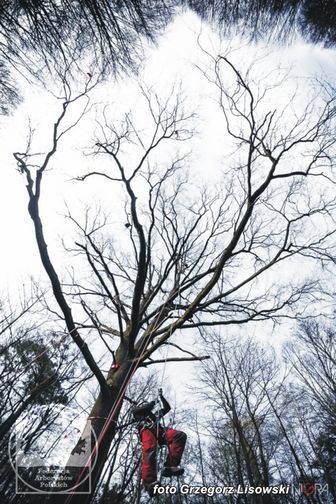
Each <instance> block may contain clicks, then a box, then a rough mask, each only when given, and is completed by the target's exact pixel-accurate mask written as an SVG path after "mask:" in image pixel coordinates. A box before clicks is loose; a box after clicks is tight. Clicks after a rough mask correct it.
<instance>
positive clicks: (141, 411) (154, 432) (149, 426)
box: [131, 389, 187, 495]
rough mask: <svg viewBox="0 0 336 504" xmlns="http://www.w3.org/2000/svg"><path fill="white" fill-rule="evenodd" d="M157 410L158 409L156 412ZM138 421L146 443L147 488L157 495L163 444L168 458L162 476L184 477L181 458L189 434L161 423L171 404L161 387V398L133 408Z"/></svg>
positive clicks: (144, 468) (143, 470)
mask: <svg viewBox="0 0 336 504" xmlns="http://www.w3.org/2000/svg"><path fill="white" fill-rule="evenodd" d="M157 402H161V405H162V408H161V409H159V411H157V412H155V409H154V408H155V405H156V404H157ZM153 410H154V411H153ZM131 411H132V414H133V417H134V420H135V421H136V422H137V424H138V429H139V434H140V440H141V444H142V464H141V477H142V481H143V484H144V487H145V489H146V490H147V492H148V493H149V494H150V495H153V489H154V487H155V485H157V484H159V482H158V481H157V467H156V453H157V449H158V445H159V446H163V445H165V446H167V447H168V455H167V459H166V461H165V463H164V469H163V471H162V476H166V477H172V476H181V475H182V474H183V473H184V469H182V468H181V467H179V463H180V461H181V457H182V454H183V451H184V447H185V444H186V440H187V435H186V434H185V433H184V432H182V431H177V430H175V429H169V428H164V427H163V426H162V425H161V424H160V420H161V418H163V417H164V416H165V415H166V414H167V413H168V412H169V411H170V405H169V403H168V401H167V400H166V399H165V398H164V397H163V395H162V389H159V401H151V402H146V403H144V404H142V405H140V406H136V407H135V408H132V410H131Z"/></svg>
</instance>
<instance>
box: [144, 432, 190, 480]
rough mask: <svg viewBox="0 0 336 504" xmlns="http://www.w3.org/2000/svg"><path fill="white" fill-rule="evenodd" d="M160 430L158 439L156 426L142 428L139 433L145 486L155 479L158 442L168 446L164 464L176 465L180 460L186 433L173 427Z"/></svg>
mask: <svg viewBox="0 0 336 504" xmlns="http://www.w3.org/2000/svg"><path fill="white" fill-rule="evenodd" d="M162 431H163V430H162ZM162 431H161V432H160V434H159V439H157V429H156V428H152V429H143V430H142V431H141V434H140V438H141V443H142V466H141V476H142V481H143V483H144V485H145V486H146V485H148V484H150V483H153V482H154V481H155V480H156V479H157V468H156V452H157V446H158V444H160V445H166V446H168V456H167V459H166V462H165V466H169V467H176V466H178V465H179V463H180V462H181V457H182V454H183V451H184V447H185V444H186V441H187V435H186V434H185V433H184V432H182V431H177V430H174V429H167V430H166V431H165V432H164V433H162Z"/></svg>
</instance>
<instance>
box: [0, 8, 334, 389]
mask: <svg viewBox="0 0 336 504" xmlns="http://www.w3.org/2000/svg"><path fill="white" fill-rule="evenodd" d="M200 34H201V38H200V40H201V43H202V45H204V46H205V47H207V48H208V49H209V48H210V47H211V45H213V47H214V48H215V49H216V47H218V45H219V40H218V37H217V35H215V34H213V33H211V29H210V28H209V27H208V26H206V25H204V24H203V25H202V24H201V22H200V21H199V19H198V18H197V17H196V16H195V15H194V14H191V13H185V14H183V15H180V16H179V17H178V18H177V19H176V20H175V21H174V23H172V24H171V25H170V26H169V27H168V29H167V30H166V32H165V34H164V35H163V36H162V37H161V38H160V40H159V41H158V44H157V47H152V48H149V49H148V51H147V52H148V54H147V55H146V57H144V62H143V69H142V70H141V74H142V76H143V81H144V82H145V83H146V84H148V85H153V86H154V87H155V89H156V90H157V92H158V94H161V93H162V94H164V93H165V92H167V90H168V89H170V87H171V85H172V83H173V82H174V81H176V80H179V81H181V83H182V88H183V90H184V93H185V95H186V98H187V103H188V104H189V106H190V109H193V108H196V110H197V114H198V120H197V127H196V129H197V131H198V134H197V135H196V137H195V141H194V144H193V154H192V160H193V164H192V166H191V167H190V168H191V174H192V178H193V180H194V181H195V182H199V183H201V181H204V180H209V178H210V179H212V180H217V179H219V178H220V170H219V168H218V167H220V166H221V165H222V162H223V141H225V138H224V137H223V133H222V130H221V127H219V126H220V121H221V118H220V116H219V113H218V110H217V108H216V106H215V104H214V101H213V96H211V94H210V92H209V87H208V86H207V84H206V83H205V82H204V79H203V78H202V76H201V74H200V72H199V70H198V69H197V68H196V66H195V65H196V64H197V65H201V66H202V65H203V64H204V54H203V53H202V52H201V51H200V49H199V48H198V46H197V37H198V36H199V35H200ZM221 45H222V47H224V48H225V47H227V46H228V45H229V43H228V41H226V40H222V42H221ZM230 46H233V47H234V48H236V50H235V53H234V58H236V59H235V60H237V61H240V62H245V61H246V63H247V64H248V63H249V62H250V61H251V60H252V59H253V57H254V55H255V53H256V51H257V52H258V51H260V50H261V49H263V50H264V49H265V48H263V47H262V44H260V45H259V46H255V45H251V44H247V43H246V42H242V41H240V40H238V39H235V40H233V41H231V42H230ZM266 49H267V52H268V56H267V59H266V66H268V65H276V63H277V62H279V61H281V62H282V63H283V64H284V65H285V66H286V67H287V66H288V67H290V66H292V74H293V75H298V76H303V75H305V76H307V77H309V76H310V75H313V74H317V75H319V76H322V75H326V76H327V78H328V79H333V78H334V77H335V76H336V58H335V51H334V50H331V49H323V48H322V47H320V46H313V45H309V44H306V43H304V42H303V41H302V40H297V42H296V43H295V44H294V45H292V46H291V47H285V48H278V47H275V46H274V47H270V45H269V44H268V45H267V48H266ZM265 68H266V67H265ZM136 86H137V84H136V78H135V77H134V76H128V77H125V78H123V79H121V78H119V80H118V82H113V81H112V80H111V81H109V82H107V83H105V84H104V85H101V86H100V87H99V89H97V90H95V92H94V93H93V96H92V103H95V102H103V103H108V104H109V105H110V107H111V110H113V114H114V117H118V116H119V117H121V115H122V113H123V112H126V111H128V110H129V109H132V108H135V116H136V118H137V120H138V121H139V123H140V124H141V123H142V124H145V123H146V118H145V116H144V115H143V109H141V105H139V96H138V92H137V90H136ZM300 86H302V84H300ZM22 87H23V90H24V96H25V99H24V102H23V104H22V105H21V106H20V107H19V108H18V109H17V110H16V112H15V114H14V115H13V116H12V117H9V118H3V119H2V122H1V125H0V127H1V144H2V145H1V149H0V153H1V154H0V161H1V166H2V172H3V175H2V177H3V178H2V184H1V187H0V213H1V215H2V219H1V223H2V229H1V233H2V245H1V249H0V250H1V257H0V259H1V260H0V277H1V279H2V290H3V291H8V290H9V291H10V293H11V295H12V296H15V293H16V291H17V290H19V289H20V288H21V286H22V284H23V283H26V284H29V279H28V278H29V276H30V275H33V276H34V277H35V278H36V279H38V280H39V279H40V280H42V281H45V280H46V276H45V273H44V272H43V270H42V268H41V265H40V261H39V257H38V254H37V247H36V244H35V241H34V235H33V226H32V223H31V220H30V217H29V216H28V213H27V210H26V208H27V194H26V190H25V187H24V179H23V177H22V176H21V175H20V174H19V173H18V171H17V170H16V168H15V161H14V159H13V156H12V153H13V152H14V151H22V150H23V149H24V146H25V138H26V136H27V125H28V118H30V120H31V124H32V125H33V127H34V128H35V129H36V136H35V138H36V150H39V149H43V148H45V147H46V146H47V145H48V144H49V142H50V138H51V129H52V124H53V121H54V119H55V117H56V116H57V113H58V110H59V103H57V101H56V100H55V98H54V97H52V96H51V95H50V94H48V93H47V92H46V91H45V90H43V89H41V88H40V87H38V86H36V87H33V86H32V85H27V84H24V83H22ZM299 92H300V93H302V96H303V97H304V94H305V89H303V88H300V90H299ZM283 99H284V100H285V99H286V96H285V95H284V97H283ZM279 100H280V102H281V100H282V97H281V96H280V97H279ZM100 107H101V105H100ZM98 109H99V108H98ZM95 110H96V109H94V110H92V112H91V113H90V114H89V115H88V116H87V117H85V118H84V119H83V121H82V122H81V123H80V125H79V126H78V128H76V130H75V131H73V132H71V133H70V134H69V135H68V136H67V138H65V139H64V142H62V143H61V144H60V149H59V152H58V154H57V156H56V157H55V159H54V160H53V162H52V171H50V172H49V173H47V174H46V177H45V178H46V182H45V187H44V190H43V196H42V202H41V204H42V218H43V221H44V225H45V231H46V236H47V242H48V244H49V251H50V254H51V256H52V258H54V261H55V263H56V268H57V270H58V271H59V272H60V273H61V276H62V271H64V270H63V268H64V265H65V264H67V261H68V259H66V257H65V255H64V253H63V250H62V245H61V238H62V237H63V236H64V233H66V239H67V240H71V234H69V231H68V228H67V226H66V223H65V220H64V217H63V214H64V213H65V207H64V201H68V202H69V201H70V200H71V208H72V209H73V210H74V211H75V212H77V214H78V215H80V214H81V208H82V204H83V203H87V204H89V205H95V204H97V203H98V201H99V200H102V201H103V203H105V204H107V205H111V206H112V208H116V205H117V195H116V193H113V194H111V188H110V187H109V186H108V185H107V184H106V183H105V182H104V181H97V182H96V183H95V184H92V182H91V183H90V184H85V185H84V184H79V183H76V184H75V183H73V182H71V181H70V178H72V177H73V176H74V175H77V174H79V173H85V171H86V170H87V167H89V166H91V163H92V162H93V161H92V159H91V158H90V157H85V156H83V154H82V147H87V146H90V145H92V143H93V142H92V139H93V137H94V133H95V129H96V124H95V120H94V118H95V113H96V112H95ZM73 114H75V111H74V112H73ZM123 222H124V221H123V218H122V220H121V223H120V228H119V229H118V230H116V232H117V233H119V234H120V233H122V232H123V231H124V225H123ZM266 327H267V326H265V324H264V325H263V330H264V331H265V329H266ZM270 329H271V327H270V326H269V328H268V337H269V330H270ZM247 331H248V333H249V334H252V333H258V331H259V329H258V327H257V325H256V324H254V325H251V326H249V328H248V329H247ZM182 366H183V370H182V368H181V367H175V366H174V367H170V365H168V367H167V374H168V375H169V376H170V379H171V380H172V382H173V385H175V389H177V388H178V385H180V383H181V378H182V376H183V375H184V376H186V375H187V374H188V375H191V373H192V369H194V366H192V365H188V364H183V365H182ZM175 374H176V376H175V378H174V375H175Z"/></svg>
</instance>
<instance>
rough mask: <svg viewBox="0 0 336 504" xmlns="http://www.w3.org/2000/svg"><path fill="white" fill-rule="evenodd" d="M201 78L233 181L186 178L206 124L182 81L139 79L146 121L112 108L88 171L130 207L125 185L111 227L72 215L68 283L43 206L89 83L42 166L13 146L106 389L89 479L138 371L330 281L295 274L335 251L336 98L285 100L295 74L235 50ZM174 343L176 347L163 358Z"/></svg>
mask: <svg viewBox="0 0 336 504" xmlns="http://www.w3.org/2000/svg"><path fill="white" fill-rule="evenodd" d="M203 73H204V77H205V78H206V80H205V82H208V83H210V84H211V86H212V87H213V89H214V92H216V93H217V96H218V105H219V111H220V114H221V120H222V123H220V124H219V125H218V128H221V131H222V138H223V145H224V152H223V165H224V168H222V170H223V183H222V185H221V187H220V188H216V190H215V189H214V188H213V187H212V188H211V187H208V188H201V187H199V184H197V183H196V181H195V178H196V177H192V178H191V177H189V178H188V176H187V158H186V154H185V152H186V150H187V149H188V145H189V142H191V141H192V129H193V124H194V121H195V118H194V116H193V114H190V113H188V112H186V110H185V108H186V105H185V103H184V100H183V98H182V96H181V94H180V93H175V91H174V90H173V91H172V93H171V94H169V96H168V97H167V98H166V99H163V98H159V96H157V95H156V94H155V92H154V91H152V90H146V89H144V88H141V90H142V91H141V93H142V100H144V102H145V103H146V107H147V111H148V115H147V116H146V125H145V126H143V125H142V126H141V125H139V126H137V124H136V119H135V118H134V117H133V116H132V114H131V113H126V115H125V117H124V120H123V121H122V122H121V123H119V124H116V123H115V122H114V121H113V120H111V119H110V118H109V117H108V109H104V112H103V113H102V120H101V121H100V123H99V128H98V131H100V132H99V133H97V138H96V140H95V145H94V148H93V154H94V156H95V160H96V163H98V164H96V166H97V168H94V169H92V170H90V171H88V172H86V173H83V174H82V175H80V176H79V177H78V181H80V183H84V184H88V183H89V182H90V181H92V180H93V179H95V178H100V179H103V180H104V181H105V183H106V184H109V185H110V187H111V189H110V190H111V197H113V195H115V201H116V202H117V201H118V199H117V194H118V186H119V187H121V188H122V191H123V194H124V200H123V201H122V203H120V207H119V211H118V212H117V216H116V217H115V218H114V224H113V226H112V227H111V226H110V223H109V221H107V220H105V219H104V217H103V216H102V215H101V216H93V217H92V216H91V214H90V212H89V211H87V212H86V215H85V218H84V219H83V220H80V219H77V218H75V217H74V215H73V213H71V212H69V218H70V219H71V220H72V222H73V223H74V224H75V226H76V228H77V231H79V234H80V237H79V238H77V239H74V243H73V244H72V245H70V246H69V245H68V246H67V248H68V250H69V252H72V253H75V254H76V255H77V256H79V259H78V260H79V263H78V264H79V265H80V266H78V268H76V269H75V271H74V272H73V273H72V274H71V275H70V277H68V279H67V280H64V281H63V280H61V277H60V275H59V273H58V272H57V268H56V265H55V263H54V261H53V258H52V252H51V251H50V250H49V249H48V247H47V243H46V238H45V233H44V227H43V225H47V223H46V222H44V223H43V216H42V214H41V210H40V201H41V198H42V197H43V181H44V179H45V177H47V169H48V167H49V165H50V163H51V161H52V159H53V158H54V155H55V153H56V152H57V151H58V150H59V147H60V140H61V138H62V137H63V136H64V135H65V134H66V133H68V132H69V130H70V129H71V128H72V126H75V125H76V124H77V122H78V120H77V119H76V120H75V121H74V122H73V125H72V126H70V127H69V121H68V122H65V117H66V116H67V114H68V111H69V109H71V106H72V104H73V103H74V102H78V101H79V100H81V99H85V98H86V97H87V96H88V94H89V92H90V89H89V88H90V86H91V84H90V80H89V83H88V84H87V85H86V87H85V89H84V91H83V92H82V93H80V94H74V93H72V92H71V88H70V86H69V85H67V83H66V84H65V85H64V97H63V103H62V110H61V113H60V115H59V116H58V118H57V119H56V121H55V123H54V126H53V130H52V135H51V147H50V149H49V151H48V152H47V153H46V154H45V156H44V157H43V159H42V160H41V161H40V162H37V159H38V158H36V156H34V157H32V156H33V154H34V152H33V149H32V146H31V145H30V146H29V148H28V149H27V150H26V151H24V152H16V153H15V154H14V156H15V159H16V161H17V164H18V168H19V170H20V172H21V173H22V174H23V176H24V177H25V180H26V187H27V193H28V198H29V205H28V211H29V215H30V217H31V219H32V222H33V225H34V229H35V236H36V242H37V245H38V249H39V253H40V257H41V261H42V264H43V266H44V269H45V272H46V273H47V275H48V277H49V280H50V283H51V286H52V291H53V295H54V299H55V301H56V303H57V304H58V310H60V316H61V317H62V318H63V320H64V323H65V325H66V328H67V331H68V332H69V337H71V338H72V339H73V341H74V342H75V343H76V344H77V346H78V348H79V349H80V351H81V353H82V356H83V359H84V361H85V363H86V365H87V366H88V368H89V369H90V370H91V372H92V373H93V375H94V376H95V378H96V380H97V384H98V385H99V389H98V391H97V396H96V399H95V402H94V404H93V405H92V411H91V413H90V415H89V420H90V422H88V425H87V427H86V429H85V430H84V432H83V433H82V435H81V439H80V446H83V444H84V445H85V444H87V445H89V442H90V441H91V442H92V443H93V445H94V449H93V450H92V451H91V450H90V451H89V453H90V452H91V454H90V455H88V453H85V454H84V455H83V456H82V463H83V465H84V466H85V467H84V470H82V471H80V472H78V471H77V472H76V471H75V474H74V478H75V480H76V481H78V480H80V478H81V477H82V476H83V475H84V474H86V473H87V471H88V470H89V468H90V469H91V470H92V473H91V476H92V480H93V487H95V486H96V485H97V483H98V481H99V478H100V476H101V471H102V468H103V466H104V462H105V460H106V458H107V456H108V453H109V448H110V445H111V442H112V439H113V437H114V435H115V432H116V424H117V419H118V413H119V411H120V408H121V405H122V402H123V398H124V394H125V391H126V388H127V385H128V383H129V382H130V380H131V379H132V376H133V375H134V373H135V372H136V371H137V369H139V367H143V366H150V365H153V364H155V363H160V362H162V361H183V360H198V359H203V358H204V357H206V356H199V355H196V353H197V352H195V353H193V352H190V351H188V352H189V353H186V349H185V348H184V343H183V341H184V338H185V337H186V336H187V334H189V333H195V332H196V331H197V330H198V329H200V328H206V327H209V326H211V327H214V326H222V325H232V324H236V325H237V324H238V325H241V324H245V323H248V322H250V321H255V322H257V321H265V320H275V319H277V318H278V317H283V316H298V317H300V316H304V315H305V309H306V305H307V304H309V303H312V302H313V301H314V300H315V299H316V298H319V297H320V296H321V286H320V285H319V283H318V281H317V280H316V278H313V277H312V276H311V275H310V277H309V278H308V279H306V278H303V279H301V280H302V281H299V280H298V281H293V279H292V277H291V276H290V275H289V277H288V278H287V277H286V274H285V265H286V264H290V263H291V262H292V264H294V265H295V260H296V258H298V257H302V260H303V261H306V264H309V265H310V264H311V261H316V260H317V261H318V260H320V261H324V262H325V261H329V260H330V259H331V245H332V238H333V234H334V231H335V230H334V226H333V216H332V213H333V211H334V208H335V203H334V201H333V198H332V197H331V196H330V191H329V192H328V188H329V185H330V184H331V174H330V169H331V166H332V164H333V159H334V145H335V139H334V136H333V135H332V134H331V132H332V130H333V124H334V120H335V103H334V97H333V96H331V94H330V92H329V90H328V89H327V88H325V87H322V86H321V88H320V90H321V93H320V94H319V95H318V94H316V93H315V95H314V94H311V95H310V96H309V97H308V99H307V102H306V103H305V104H304V106H303V107H302V100H301V99H300V100H298V98H299V97H298V96H296V97H295V96H294V97H293V96H291V97H290V98H289V99H288V100H287V101H286V103H285V104H281V103H280V102H278V103H277V104H276V105H274V104H273V101H272V100H274V96H276V94H275V90H276V91H277V92H278V93H280V92H281V91H282V87H283V86H284V79H281V78H280V79H279V80H278V81H277V82H275V81H274V79H273V77H271V75H272V74H270V75H269V76H266V77H265V78H264V80H263V78H262V76H261V75H257V76H256V75H254V77H253V72H252V69H251V68H249V69H247V70H245V71H243V70H242V69H239V68H238V66H236V65H235V64H234V63H233V60H231V59H230V58H229V57H227V56H226V55H220V56H218V57H215V58H210V67H209V68H208V69H207V71H206V72H203ZM89 79H91V77H90V78H89ZM300 98H301V97H300ZM296 101H297V103H296ZM296 105H297V107H296ZM70 118H71V114H70ZM190 145H192V144H190ZM178 148H180V151H178ZM99 160H100V161H99ZM194 162H196V160H194ZM204 168H205V169H207V167H204ZM218 169H219V168H218ZM318 181H319V183H318ZM319 187H320V188H321V190H320V189H319ZM44 196H45V197H47V194H45V195H44ZM113 210H114V207H113ZM114 215H115V214H114ZM112 220H113V219H112ZM322 222H323V224H322ZM80 259H83V260H84V261H85V264H86V269H84V270H83V269H82V268H83V264H84V262H83V261H81V260H80ZM296 264H298V263H296ZM316 264H317V265H318V264H319V262H316ZM262 280H263V281H262ZM74 309H75V311H74ZM74 314H75V315H74ZM94 334H96V335H98V336H99V338H100V339H101V345H102V348H104V351H105V352H106V353H107V354H108V355H109V356H110V365H109V369H108V370H107V371H106V372H105V371H104V372H103V371H102V369H101V366H100V365H99V362H98V359H97V349H94V351H93V349H92V347H91V348H90V341H91V338H92V337H93V335H94ZM163 347H166V348H167V347H168V353H167V357H166V358H163V357H162V356H159V357H157V356H156V357H155V356H154V354H155V353H156V352H157V351H159V349H162V348H163ZM169 350H172V351H173V352H174V353H169ZM91 427H92V430H93V432H94V434H95V437H94V436H93V434H92V430H91ZM96 440H97V441H96ZM78 451H79V453H80V452H81V450H78ZM75 452H76V449H75ZM93 461H94V463H93ZM69 465H71V460H70V461H69ZM77 497H78V498H79V499H80V500H81V501H82V502H83V496H72V497H71V501H73V502H75V501H76V498H77ZM88 499H90V497H88ZM67 500H68V501H69V500H70V498H68V499H67Z"/></svg>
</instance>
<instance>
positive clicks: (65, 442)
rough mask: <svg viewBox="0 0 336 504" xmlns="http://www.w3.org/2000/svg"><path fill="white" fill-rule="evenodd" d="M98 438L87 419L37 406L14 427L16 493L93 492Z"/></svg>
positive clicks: (54, 406) (11, 452)
mask: <svg viewBox="0 0 336 504" xmlns="http://www.w3.org/2000/svg"><path fill="white" fill-rule="evenodd" d="M96 441H97V438H96V436H95V433H94V431H93V429H92V426H91V422H90V421H89V420H87V416H86V415H85V414H83V413H79V412H78V411H76V410H74V409H72V408H69V407H66V406H63V405H57V404H49V405H36V406H35V407H34V408H33V409H32V410H31V411H30V412H29V415H25V416H22V418H19V419H18V420H17V422H16V424H15V427H14V429H13V431H12V434H11V437H10V442H9V448H8V449H9V457H10V461H11V464H12V467H13V469H14V471H15V475H16V491H17V493H21V494H22V493H30V494H31V493H51V492H53V493H69V492H72V493H75V492H76V488H78V487H79V486H80V487H81V489H80V490H81V493H86V491H87V492H90V490H91V488H90V487H91V479H90V476H91V472H92V469H93V467H94V465H95V463H96V459H97V450H95V449H94V447H95V445H96Z"/></svg>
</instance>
